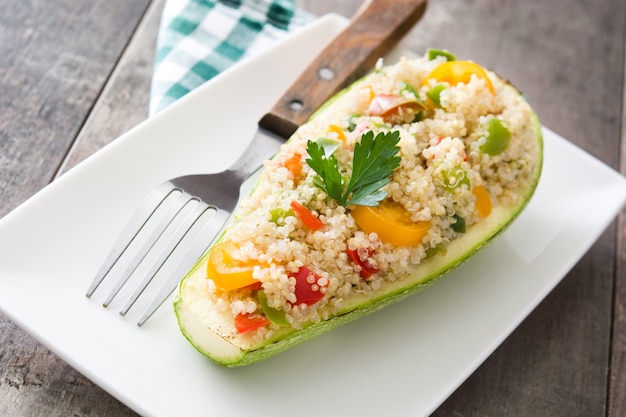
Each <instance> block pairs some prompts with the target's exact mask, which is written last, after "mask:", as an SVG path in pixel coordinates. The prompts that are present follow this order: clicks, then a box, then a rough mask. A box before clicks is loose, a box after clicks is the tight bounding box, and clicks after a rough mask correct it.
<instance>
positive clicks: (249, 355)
mask: <svg viewBox="0 0 626 417" xmlns="http://www.w3.org/2000/svg"><path fill="white" fill-rule="evenodd" d="M361 81H362V80H359V81H357V82H356V83H355V84H357V83H360V82H361ZM351 87H352V86H351ZM351 87H348V88H351ZM505 88H510V89H513V90H514V91H515V93H516V94H518V95H520V96H521V93H520V92H519V91H518V90H517V89H516V88H515V87H514V86H513V85H511V84H508V83H507V84H506V86H505ZM342 94H344V92H340V93H338V95H342ZM334 100H335V98H332V99H331V100H329V102H330V103H332V102H333V101H334ZM531 121H532V123H533V131H534V132H535V137H534V139H535V140H536V142H537V147H538V155H537V158H538V161H537V165H536V166H537V168H536V169H535V171H534V172H533V176H532V178H531V179H530V181H529V182H528V184H527V185H526V187H525V190H524V192H523V194H522V196H521V198H520V200H519V201H520V202H519V203H518V204H516V205H510V206H504V205H497V206H495V207H494V211H493V212H492V214H491V215H490V216H489V217H488V218H486V219H484V220H483V221H481V222H480V223H477V224H474V225H472V226H470V227H468V229H467V232H466V233H465V234H464V235H463V236H461V237H459V238H457V239H455V240H453V241H452V242H451V243H450V245H449V246H448V250H447V253H446V254H445V255H442V256H439V255H438V256H434V257H431V258H428V259H425V260H423V261H422V263H420V264H419V265H418V266H417V268H416V269H415V271H414V272H413V273H412V274H410V275H409V276H408V277H406V278H405V279H399V280H397V281H395V282H392V283H389V285H384V286H383V287H382V288H381V290H380V291H378V292H376V293H375V294H373V295H372V296H371V297H368V298H363V299H357V300H353V301H352V302H350V303H348V304H347V305H346V306H345V307H344V308H343V309H342V310H341V311H340V312H339V313H338V314H337V315H335V316H333V317H331V318H329V319H328V320H323V321H321V322H319V323H310V324H307V325H304V326H303V328H301V329H297V330H296V329H291V328H288V329H285V331H282V332H278V333H277V334H276V335H275V336H274V337H273V338H272V339H271V340H268V341H265V342H263V344H262V345H260V346H257V347H254V348H252V349H249V350H243V349H240V348H238V347H236V346H235V345H233V344H231V343H230V342H228V341H226V340H224V339H221V337H220V336H218V335H217V334H215V333H213V332H212V331H211V330H210V329H208V328H206V327H203V326H202V325H201V324H199V321H198V319H197V318H196V317H194V313H193V311H191V309H190V308H189V306H188V305H187V303H186V299H187V298H186V291H189V289H188V288H187V283H188V281H189V280H191V279H192V278H193V277H195V278H198V276H199V275H198V274H201V275H204V274H205V272H204V271H205V268H204V267H205V265H206V259H207V256H208V255H207V254H205V255H204V256H203V257H202V258H201V259H200V260H199V261H198V262H197V264H196V265H195V266H194V268H192V270H191V271H190V272H189V273H188V274H187V275H186V276H185V277H183V279H182V280H181V282H180V284H179V287H178V290H177V292H176V296H175V300H174V310H175V313H176V316H177V320H178V324H179V326H180V328H181V331H182V333H183V334H184V336H185V337H186V338H187V340H188V341H189V342H190V343H191V344H192V345H193V346H194V347H195V348H196V350H198V351H199V352H200V353H202V354H203V355H205V356H207V357H208V358H209V359H211V360H212V361H213V362H215V363H217V364H219V365H222V366H225V367H238V366H244V365H249V364H253V363H256V362H260V361H264V360H266V359H269V358H271V357H273V356H275V355H277V354H278V353H280V352H283V351H285V350H287V349H289V348H291V347H294V346H296V345H298V344H300V343H303V342H305V341H307V340H309V339H312V338H314V337H316V336H318V335H321V334H323V333H326V332H328V331H330V330H333V329H335V328H337V327H339V326H342V325H343V324H346V323H349V322H351V321H353V320H356V319H358V318H361V317H364V316H366V315H368V314H370V313H373V312H375V311H378V310H380V309H382V308H384V307H386V306H388V305H391V304H393V303H396V302H398V301H401V300H404V299H406V298H408V297H410V296H411V295H413V294H415V293H417V292H420V291H421V290H423V289H424V288H426V287H427V286H429V285H430V284H432V283H434V282H435V281H437V280H438V279H441V278H443V277H444V276H446V275H447V274H448V273H450V272H451V271H453V270H454V269H456V268H457V267H458V266H460V265H461V264H462V263H464V262H465V261H466V260H467V259H469V258H470V257H472V256H473V255H474V254H475V253H477V252H478V251H479V250H480V249H482V248H483V247H484V246H486V245H487V244H489V243H490V242H492V241H493V240H494V239H495V238H496V237H497V236H499V235H500V234H501V233H502V232H503V231H504V230H506V228H507V226H509V225H510V224H511V223H512V222H513V221H514V220H515V219H516V218H517V217H518V216H519V214H520V213H521V212H522V211H523V209H524V208H525V207H526V205H527V204H528V203H529V201H530V200H531V197H532V195H533V194H534V191H535V189H536V187H537V185H538V182H539V178H540V175H541V169H542V163H543V136H542V130H541V123H540V121H539V118H538V116H537V115H536V114H535V113H534V112H531ZM219 339H221V340H219Z"/></svg>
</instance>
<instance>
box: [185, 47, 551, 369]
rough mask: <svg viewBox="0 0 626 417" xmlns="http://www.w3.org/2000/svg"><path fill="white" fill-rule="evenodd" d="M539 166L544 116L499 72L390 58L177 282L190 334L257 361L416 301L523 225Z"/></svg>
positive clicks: (283, 162) (448, 58) (270, 164)
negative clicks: (512, 226) (518, 220)
mask: <svg viewBox="0 0 626 417" xmlns="http://www.w3.org/2000/svg"><path fill="white" fill-rule="evenodd" d="M541 166H542V136H541V126H540V123H539V120H538V118H537V116H536V115H535V113H534V112H533V110H532V109H531V107H530V106H529V104H528V103H527V102H526V100H525V99H524V98H523V96H522V95H521V94H520V92H519V91H518V90H516V89H515V88H514V87H513V86H511V85H510V84H509V83H507V82H506V81H504V80H503V79H501V78H499V77H498V76H497V75H496V74H494V73H492V72H490V71H487V70H485V69H483V68H482V67H480V66H479V65H477V64H475V63H473V62H471V61H460V60H456V59H455V57H454V56H453V55H452V54H450V53H448V52H445V53H443V52H438V51H429V53H427V54H425V56H423V57H420V58H417V59H408V58H402V59H400V61H399V62H398V63H396V64H394V65H390V66H384V65H383V64H382V62H381V63H379V65H378V66H377V67H376V69H375V70H374V71H373V72H372V73H371V74H370V75H368V76H366V77H365V78H364V79H362V80H360V81H358V82H357V83H355V84H353V85H352V86H351V87H350V88H348V89H346V90H344V91H343V92H342V93H341V94H338V95H337V96H336V97H334V98H333V99H332V100H331V101H329V103H327V104H326V105H325V106H324V107H323V108H322V109H321V110H320V111H318V112H317V114H316V115H315V116H314V117H313V118H312V119H311V120H310V121H309V122H307V123H306V124H304V125H303V126H301V127H300V128H299V129H298V130H297V131H296V133H295V134H294V135H293V136H292V137H291V138H290V139H289V141H287V142H286V143H285V144H284V145H283V146H282V148H281V150H280V152H279V153H278V154H277V155H276V157H275V158H273V159H272V160H270V161H267V162H266V164H265V170H264V172H263V173H262V174H261V177H260V179H259V182H258V184H257V185H256V186H255V188H254V189H253V191H252V192H251V194H250V195H248V196H246V197H245V198H244V200H243V201H242V202H241V205H240V207H239V208H238V210H237V212H236V213H235V217H234V218H233V220H232V221H231V223H230V224H229V225H228V226H227V228H226V230H225V232H224V233H223V235H222V236H221V237H220V239H219V240H218V242H217V243H215V244H214V245H213V246H212V248H210V249H209V251H208V252H207V253H206V254H205V255H204V256H203V257H202V259H201V260H200V261H199V262H198V263H197V264H196V265H195V267H194V268H193V269H192V270H191V271H190V272H189V273H188V274H187V275H186V276H185V277H184V278H183V279H182V280H181V282H180V285H179V287H178V290H177V294H176V297H175V301H174V307H175V311H176V314H177V317H178V321H179V325H180V328H181V330H182V333H183V334H184V335H185V337H186V338H187V339H188V340H189V341H190V342H191V344H192V345H193V346H194V347H195V348H196V349H197V350H198V351H200V352H201V353H203V354H205V355H206V356H208V357H209V358H210V359H212V360H213V361H214V362H216V363H218V364H221V365H224V366H240V365H247V364H250V363H254V362H258V361H260V360H264V359H266V358H269V357H271V356H273V355H275V354H277V353H279V352H281V351H284V350H285V349H287V348H289V347H292V346H294V345H296V344H298V343H301V342H303V341H305V340H307V339H310V338H312V337H314V336H316V335H319V334H321V333H324V332H326V331H328V330H331V329H333V328H335V327H337V326H339V325H341V324H343V323H346V322H349V321H351V320H354V319H357V318H359V317H362V316H364V315H365V314H368V313H371V312H373V311H375V310H378V309H380V308H382V307H384V306H386V305H388V304H391V303H393V302H396V301H398V300H401V299H403V298H406V297H407V296H409V295H411V294H413V293H416V292H418V291H420V290H421V289H423V288H424V287H426V286H427V285H428V284H430V283H432V282H433V281H435V280H436V279H438V278H440V277H442V276H443V275H445V274H446V273H447V272H449V271H450V270H451V269H452V268H454V267H456V266H458V265H459V264H460V263H462V262H463V261H464V260H466V259H467V258H468V257H470V256H471V255H473V254H474V253H475V252H476V251H477V250H479V249H480V248H481V247H482V246H483V245H485V244H486V243H487V242H489V241H490V240H492V239H493V238H494V237H495V236H496V235H498V234H499V233H500V232H501V231H502V230H503V229H504V228H505V227H506V226H507V225H508V224H509V223H510V222H511V221H513V219H515V217H516V216H517V215H518V214H519V213H520V212H521V211H522V209H523V208H524V206H525V205H526V204H527V203H528V201H529V199H530V198H531V196H532V194H533V192H534V190H535V188H536V186H537V183H538V181H539V176H540V172H541Z"/></svg>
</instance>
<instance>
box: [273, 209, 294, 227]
mask: <svg viewBox="0 0 626 417" xmlns="http://www.w3.org/2000/svg"><path fill="white" fill-rule="evenodd" d="M293 215H294V213H293V211H291V210H283V209H281V208H275V209H271V210H270V221H271V222H272V223H274V224H276V225H279V226H280V225H282V224H284V223H285V217H287V216H293ZM280 219H283V221H282V222H280V223H281V224H279V221H280Z"/></svg>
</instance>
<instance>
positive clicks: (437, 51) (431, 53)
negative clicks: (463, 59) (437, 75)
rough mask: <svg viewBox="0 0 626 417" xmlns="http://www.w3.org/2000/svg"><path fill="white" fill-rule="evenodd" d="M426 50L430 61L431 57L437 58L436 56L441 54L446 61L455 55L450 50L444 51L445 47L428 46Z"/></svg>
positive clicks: (451, 59) (454, 58) (454, 57)
mask: <svg viewBox="0 0 626 417" xmlns="http://www.w3.org/2000/svg"><path fill="white" fill-rule="evenodd" d="M427 52H428V60H429V61H432V60H433V59H435V58H437V57H438V56H442V57H444V58H445V59H447V60H448V61H454V60H456V56H455V55H454V54H453V53H452V52H449V51H446V50H445V49H436V48H430V49H429V50H428V51H427Z"/></svg>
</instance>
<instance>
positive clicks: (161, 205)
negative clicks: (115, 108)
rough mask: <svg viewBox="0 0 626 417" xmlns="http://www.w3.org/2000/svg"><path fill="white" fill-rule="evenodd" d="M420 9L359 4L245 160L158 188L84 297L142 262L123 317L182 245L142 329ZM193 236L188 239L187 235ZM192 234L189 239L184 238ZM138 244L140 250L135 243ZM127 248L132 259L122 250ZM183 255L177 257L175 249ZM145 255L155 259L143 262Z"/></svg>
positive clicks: (386, 2) (405, 0)
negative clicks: (249, 182)
mask: <svg viewBox="0 0 626 417" xmlns="http://www.w3.org/2000/svg"><path fill="white" fill-rule="evenodd" d="M425 9H426V0H370V1H367V2H365V4H364V5H363V6H362V7H361V9H360V10H359V11H358V12H357V14H356V15H355V17H354V18H353V19H352V21H351V22H350V24H349V25H348V27H347V28H346V29H345V30H344V31H342V32H341V33H340V34H339V36H338V37H336V38H335V39H334V40H333V41H332V42H331V43H330V44H329V45H328V46H327V47H326V48H325V49H324V50H323V51H322V53H321V54H320V55H318V56H317V58H316V59H315V60H314V61H313V62H312V63H311V64H310V65H309V66H308V67H307V69H306V70H305V71H304V72H303V73H302V74H301V75H300V77H299V78H298V79H297V80H296V81H295V82H294V83H293V84H292V86H291V87H290V88H289V89H288V90H287V92H286V93H285V94H284V95H283V96H282V97H281V98H280V99H279V100H278V102H277V103H276V105H275V106H274V107H273V108H272V109H271V111H270V112H269V113H268V114H266V115H265V116H264V117H263V118H262V119H261V120H260V122H259V129H258V131H257V133H256V134H255V137H254V138H253V139H252V141H251V142H250V145H249V146H248V148H247V149H246V151H245V152H244V154H243V155H242V156H241V157H240V158H239V159H238V160H237V161H236V162H235V163H234V164H233V165H232V166H231V167H230V169H228V170H226V171H224V172H221V173H218V174H203V175H190V176H184V177H179V178H175V179H172V180H169V181H166V182H165V183H163V184H161V185H160V186H159V187H158V188H157V189H156V190H155V191H154V192H153V193H151V194H150V195H149V196H148V197H147V198H146V199H145V201H144V202H143V203H142V205H141V206H140V207H139V209H138V210H137V212H136V213H135V214H134V216H133V218H132V219H131V220H130V222H129V223H128V225H127V226H126V228H125V229H124V231H123V232H122V234H121V235H120V237H119V238H118V241H117V242H116V243H115V245H114V246H113V248H112V249H111V252H110V253H109V255H108V256H107V257H106V259H105V261H104V262H103V264H102V266H101V268H100V269H99V271H98V273H97V274H96V276H95V278H94V279H93V281H92V283H91V285H90V286H89V289H88V290H87V293H86V295H87V297H91V296H92V295H93V294H94V292H95V291H96V289H97V288H98V287H99V286H100V285H101V283H102V282H103V281H104V279H105V278H106V277H108V276H110V275H115V274H117V270H120V269H121V270H123V273H122V274H121V275H120V276H119V278H118V281H117V282H116V283H115V285H114V286H113V288H112V290H111V291H110V293H109V295H108V296H107V297H106V299H105V301H104V302H103V306H104V307H107V306H108V305H109V304H110V303H111V302H112V301H113V299H114V298H115V297H116V296H117V295H118V294H119V293H120V290H121V289H122V288H123V287H124V286H125V285H126V284H127V283H128V282H129V278H130V277H131V276H133V275H134V274H136V273H138V268H139V266H140V265H142V262H143V263H144V264H145V263H146V262H147V263H148V264H149V270H148V271H147V272H145V273H144V274H142V276H141V277H140V279H138V280H135V281H139V284H138V285H137V286H136V289H135V290H134V291H133V292H132V294H131V295H130V297H129V299H128V301H126V303H125V304H124V306H123V307H122V308H121V310H120V314H121V315H126V313H127V312H128V311H129V309H130V308H131V307H132V306H133V305H134V304H135V302H136V301H137V300H138V298H139V296H140V295H141V294H142V293H144V290H146V289H147V288H148V285H149V284H150V283H151V282H153V280H154V277H155V276H156V275H157V274H158V273H159V272H160V271H161V269H162V268H163V267H164V266H165V265H166V263H167V262H168V260H170V258H171V257H172V255H173V254H174V253H175V252H176V250H177V249H179V247H181V246H184V245H183V242H185V244H187V242H188V241H189V242H192V243H190V244H188V246H185V247H184V250H183V251H184V256H182V258H180V259H177V260H176V266H175V268H174V269H173V271H172V272H171V273H169V274H168V278H167V279H166V280H165V284H164V285H163V287H162V288H161V290H160V291H159V292H158V293H157V294H156V296H155V297H154V299H153V300H152V303H151V304H150V305H149V306H148V308H147V310H146V311H145V313H144V314H143V315H142V316H141V318H140V319H139V321H138V322H137V324H138V325H139V326H141V325H143V324H144V323H145V322H146V321H147V320H148V318H150V317H151V316H152V314H153V313H154V312H155V311H156V310H157V309H158V308H159V306H160V305H161V304H162V303H163V302H164V301H165V300H166V299H167V298H168V297H169V295H170V294H171V293H172V292H173V291H174V289H175V288H176V285H177V283H178V282H179V280H180V278H181V277H182V276H183V274H184V273H185V272H186V271H187V270H188V269H189V268H191V267H192V266H193V264H194V263H195V262H196V261H197V260H198V259H199V258H200V257H201V256H202V254H203V253H204V252H205V251H206V250H207V248H208V247H209V246H210V244H211V242H212V241H213V240H215V238H217V237H218V236H219V235H220V232H221V230H222V229H223V227H224V225H225V224H226V223H227V222H228V220H229V218H230V217H231V215H232V212H233V210H234V209H235V208H236V206H237V203H238V199H239V194H240V187H241V186H242V184H243V183H244V181H245V180H246V179H247V178H249V177H250V176H251V175H252V174H253V173H254V172H256V171H257V170H258V168H260V167H261V166H262V163H263V161H264V160H266V159H268V158H269V157H271V156H272V155H274V154H275V153H276V151H277V150H278V149H279V147H280V144H281V143H283V142H284V139H286V138H288V137H289V136H291V135H292V134H293V132H295V130H296V129H297V127H298V126H299V125H301V124H302V123H304V122H305V121H306V120H307V119H308V118H309V117H310V115H311V114H312V113H313V112H314V111H315V110H316V109H317V108H318V107H319V106H320V105H321V104H323V103H324V102H325V101H326V100H327V99H328V98H329V97H330V96H332V95H333V94H334V93H335V92H337V91H338V90H340V89H341V88H342V87H344V86H345V85H347V84H349V83H350V82H352V81H354V80H356V79H358V78H359V77H361V76H362V75H364V74H365V73H366V72H367V71H368V70H369V69H370V68H372V67H373V65H374V63H375V62H376V61H377V60H378V58H379V57H381V56H383V55H385V54H386V53H388V52H389V51H390V50H391V49H392V48H393V47H394V46H395V45H396V44H397V43H398V42H399V41H400V39H401V38H402V37H403V36H404V35H405V34H406V33H407V32H408V31H409V30H410V29H411V28H412V27H413V25H414V24H415V23H416V22H417V21H418V20H419V18H420V17H421V16H422V15H423V13H424V10H425ZM192 231H193V233H192ZM192 234H193V238H191V237H189V236H191V235H192ZM137 242H139V243H137ZM131 246H132V247H133V251H131V250H130V249H129V248H131ZM181 250H182V249H181ZM150 254H155V255H153V256H155V257H156V258H155V259H154V260H150V261H149V262H148V258H149V255H150Z"/></svg>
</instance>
